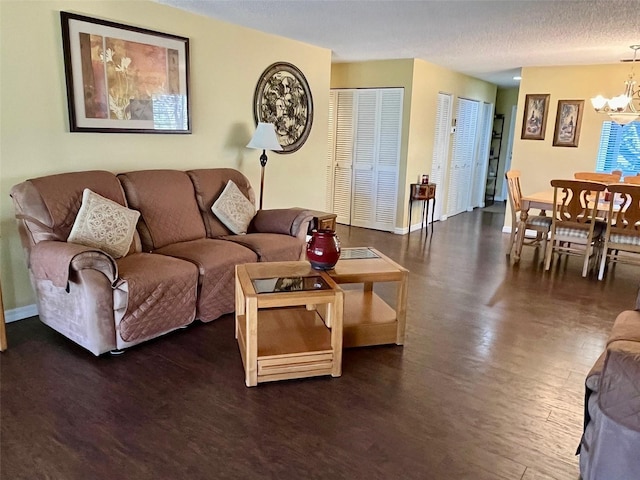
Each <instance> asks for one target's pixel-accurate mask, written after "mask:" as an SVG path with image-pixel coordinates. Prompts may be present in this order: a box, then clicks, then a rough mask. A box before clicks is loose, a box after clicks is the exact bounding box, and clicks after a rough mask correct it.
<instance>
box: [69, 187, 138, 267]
mask: <svg viewBox="0 0 640 480" xmlns="http://www.w3.org/2000/svg"><path fill="white" fill-rule="evenodd" d="M139 216H140V212H137V211H135V210H131V209H129V208H127V207H123V206H122V205H120V204H119V203H117V202H114V201H112V200H109V199H108V198H104V197H102V196H100V195H98V194H97V193H94V192H92V191H91V190H89V189H88V188H85V189H84V192H82V206H81V207H80V210H79V211H78V216H77V217H76V221H75V222H73V227H72V228H71V233H70V234H69V238H68V239H67V242H71V243H79V244H80V245H86V246H87V247H96V248H99V249H100V250H103V251H105V252H107V253H108V254H109V255H111V256H112V257H114V258H120V257H124V256H125V255H126V254H127V252H128V251H129V247H130V246H131V241H132V240H133V235H134V234H135V232H136V224H137V222H138V217H139Z"/></svg>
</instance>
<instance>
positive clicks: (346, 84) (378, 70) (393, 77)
mask: <svg viewBox="0 0 640 480" xmlns="http://www.w3.org/2000/svg"><path fill="white" fill-rule="evenodd" d="M413 64H414V60H413V59H400V60H379V61H371V62H357V63H334V64H333V65H332V68H331V88H388V87H402V88H404V97H403V104H402V139H401V146H400V172H399V178H401V179H404V178H406V175H407V147H408V145H409V140H408V139H409V132H410V122H411V103H412V88H413V87H412V84H413ZM404 183H405V182H403V181H401V182H400V185H399V187H400V188H399V191H398V198H406V199H407V202H408V197H407V196H406V195H407V192H405V191H404V188H405V187H404ZM407 202H402V203H400V204H399V205H398V208H397V211H396V228H398V227H400V228H402V227H404V226H406V225H405V222H406V220H404V216H403V215H404V213H403V211H404V210H406V208H405V205H407Z"/></svg>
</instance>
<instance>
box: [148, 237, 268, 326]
mask: <svg viewBox="0 0 640 480" xmlns="http://www.w3.org/2000/svg"><path fill="white" fill-rule="evenodd" d="M244 236H245V235H242V237H244ZM155 253H157V254H161V255H169V256H171V257H176V258H180V259H183V260H188V261H190V262H191V263H193V264H195V265H196V266H197V267H198V269H199V272H200V279H199V287H198V289H199V294H198V306H197V312H196V317H197V318H198V319H200V320H202V321H203V322H209V321H211V320H214V319H216V318H218V317H219V316H221V315H224V314H225V313H231V312H233V311H234V310H235V266H236V265H237V264H242V263H252V262H256V261H257V255H256V254H255V253H254V252H253V251H251V250H250V249H248V248H246V247H243V246H242V245H239V244H236V243H233V242H226V241H224V240H217V239H209V238H203V239H199V240H192V241H190V242H180V243H174V244H173V245H167V246H166V247H163V248H160V249H158V250H156V251H155Z"/></svg>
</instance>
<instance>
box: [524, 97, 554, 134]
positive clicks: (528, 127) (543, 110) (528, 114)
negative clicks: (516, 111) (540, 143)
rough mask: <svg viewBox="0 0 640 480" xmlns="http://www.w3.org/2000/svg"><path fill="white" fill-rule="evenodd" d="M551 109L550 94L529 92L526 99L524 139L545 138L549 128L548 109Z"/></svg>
mask: <svg viewBox="0 0 640 480" xmlns="http://www.w3.org/2000/svg"><path fill="white" fill-rule="evenodd" d="M548 110H549V94H548V93H545V94H540V95H537V94H527V96H526V97H525V101H524V117H523V118H522V135H521V137H520V138H522V139H523V140H544V133H545V130H546V128H547V111H548Z"/></svg>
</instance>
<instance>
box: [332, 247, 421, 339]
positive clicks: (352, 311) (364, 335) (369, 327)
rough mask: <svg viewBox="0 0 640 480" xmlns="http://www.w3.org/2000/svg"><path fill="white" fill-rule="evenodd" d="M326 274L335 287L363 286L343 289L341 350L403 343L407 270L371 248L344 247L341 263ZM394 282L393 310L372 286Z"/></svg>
mask: <svg viewBox="0 0 640 480" xmlns="http://www.w3.org/2000/svg"><path fill="white" fill-rule="evenodd" d="M327 273H328V274H329V275H330V276H331V278H332V279H333V280H335V282H336V283H338V284H358V283H361V284H362V289H356V290H354V289H349V290H345V292H344V293H345V298H344V323H343V339H342V343H343V346H344V347H361V346H367V345H383V344H389V343H395V344H397V345H403V344H404V333H405V323H406V313H407V289H408V279H409V271H408V270H407V269H406V268H404V267H402V266H401V265H398V264H397V263H396V262H394V261H393V260H391V259H390V258H388V257H386V256H385V255H383V254H382V253H380V252H379V251H378V250H376V249H374V248H370V247H359V248H343V249H342V251H341V254H340V260H339V261H338V263H337V264H336V266H335V267H334V269H333V270H328V271H327ZM378 282H395V283H396V284H397V286H396V301H395V308H393V307H392V306H390V305H388V304H387V303H386V302H385V301H384V300H382V298H380V297H379V296H378V295H377V294H376V293H375V292H374V291H373V284H374V283H378Z"/></svg>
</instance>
